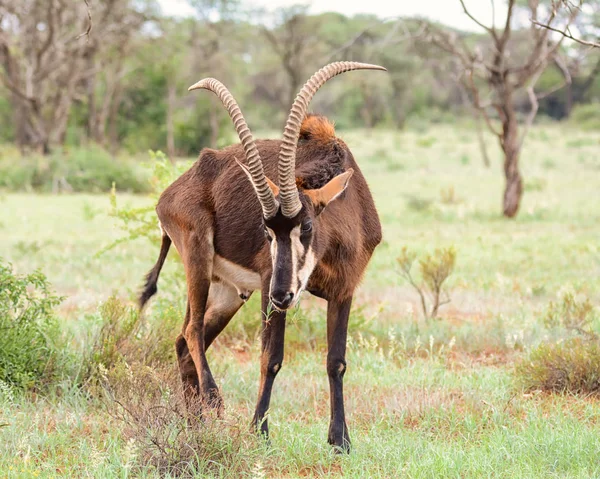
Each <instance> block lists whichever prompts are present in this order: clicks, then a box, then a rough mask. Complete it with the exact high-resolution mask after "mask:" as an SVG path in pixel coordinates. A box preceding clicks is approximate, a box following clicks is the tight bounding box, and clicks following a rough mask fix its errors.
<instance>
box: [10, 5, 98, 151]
mask: <svg viewBox="0 0 600 479" xmlns="http://www.w3.org/2000/svg"><path fill="white" fill-rule="evenodd" d="M88 25H89V17H88V9H87V7H86V5H85V3H83V2H79V3H77V4H75V5H69V6H68V7H67V5H66V4H65V3H63V2H59V1H57V0H43V1H42V0H4V1H3V2H2V3H0V66H1V68H0V82H1V83H2V84H3V85H4V87H5V88H6V89H7V90H8V91H9V92H10V95H11V103H12V106H13V110H14V112H15V115H14V118H15V120H16V121H15V123H16V125H15V128H16V136H17V141H18V143H19V144H20V145H21V146H22V147H23V146H31V147H34V148H36V149H39V150H41V151H44V152H46V153H47V152H48V151H49V149H50V146H49V145H50V142H51V141H57V140H59V139H60V138H61V137H62V136H63V135H64V134H65V131H66V125H67V120H68V115H69V111H70V108H71V104H72V102H73V99H74V96H75V91H76V86H77V84H78V83H79V82H80V81H81V80H82V78H84V76H85V74H86V66H85V62H84V61H83V59H84V57H85V55H86V53H87V51H88V43H87V37H86V36H85V35H84V36H81V32H84V31H86V29H87V27H88Z"/></svg>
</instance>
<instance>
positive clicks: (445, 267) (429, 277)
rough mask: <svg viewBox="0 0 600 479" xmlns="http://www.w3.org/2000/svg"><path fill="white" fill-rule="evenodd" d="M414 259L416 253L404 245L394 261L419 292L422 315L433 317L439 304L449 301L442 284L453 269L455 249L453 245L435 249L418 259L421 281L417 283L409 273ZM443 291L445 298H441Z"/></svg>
mask: <svg viewBox="0 0 600 479" xmlns="http://www.w3.org/2000/svg"><path fill="white" fill-rule="evenodd" d="M416 259H417V254H416V253H414V252H412V251H409V250H408V249H407V248H406V247H404V248H402V252H401V254H400V256H399V257H398V258H397V259H396V261H397V262H398V265H399V266H400V274H401V275H402V276H403V277H404V278H405V279H406V280H407V281H408V282H409V283H410V284H411V286H412V287H413V288H414V289H415V290H416V291H417V293H418V294H419V298H420V299H421V309H422V310H423V315H424V316H425V317H426V318H435V317H436V316H437V313H438V310H439V308H440V306H442V305H444V304H447V303H449V302H450V297H449V296H448V293H447V292H445V291H444V290H443V284H444V282H445V281H446V280H447V279H448V277H449V276H450V275H451V274H452V272H453V271H454V265H455V264H456V251H455V249H454V248H453V247H449V248H444V249H436V250H435V252H434V254H432V255H431V254H428V255H426V256H425V258H423V259H421V260H419V270H420V273H421V278H422V282H421V283H418V282H417V281H416V280H415V279H414V278H413V276H412V273H411V270H412V266H413V264H414V262H415V260H416ZM443 292H444V293H445V295H446V298H445V299H442V293H443ZM426 298H428V299H429V303H430V304H431V307H430V308H428V307H427V303H428V301H427V299H426Z"/></svg>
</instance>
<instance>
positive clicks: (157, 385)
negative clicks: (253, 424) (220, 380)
mask: <svg viewBox="0 0 600 479" xmlns="http://www.w3.org/2000/svg"><path fill="white" fill-rule="evenodd" d="M102 387H103V390H104V392H105V396H104V398H105V401H106V405H107V410H108V411H109V412H110V414H111V415H112V416H113V417H114V418H115V419H116V420H117V421H118V423H119V424H121V425H122V427H123V428H124V433H125V438H126V440H127V443H128V444H129V445H130V447H132V448H133V449H134V450H135V461H132V462H133V464H132V468H133V470H134V471H137V472H143V471H145V470H147V469H148V468H151V469H152V470H154V471H156V472H157V473H158V474H160V475H161V477H164V476H165V475H172V476H176V477H190V478H192V477H199V476H201V477H222V476H223V474H226V475H227V477H242V476H243V475H246V474H248V473H249V472H250V471H251V468H252V462H251V460H250V459H251V458H252V457H253V456H254V455H255V454H256V453H257V452H259V451H258V450H264V449H265V444H263V443H262V440H261V438H260V437H257V436H256V435H255V434H253V433H252V431H251V430H250V428H248V427H247V425H246V424H244V423H243V422H241V421H239V420H233V419H228V420H221V419H216V418H214V417H208V418H207V417H205V418H203V420H201V421H200V420H199V419H198V418H197V417H195V416H193V415H191V414H190V413H189V412H188V408H186V403H185V399H184V396H183V391H182V390H181V387H180V386H179V378H178V377H176V375H175V374H173V369H172V368H171V369H170V371H169V372H167V371H164V370H156V369H153V368H150V367H148V366H144V365H141V364H133V365H132V364H129V363H127V362H125V361H121V362H120V363H119V364H118V365H117V367H115V368H113V369H112V370H111V371H104V372H103V375H102ZM192 409H193V408H192Z"/></svg>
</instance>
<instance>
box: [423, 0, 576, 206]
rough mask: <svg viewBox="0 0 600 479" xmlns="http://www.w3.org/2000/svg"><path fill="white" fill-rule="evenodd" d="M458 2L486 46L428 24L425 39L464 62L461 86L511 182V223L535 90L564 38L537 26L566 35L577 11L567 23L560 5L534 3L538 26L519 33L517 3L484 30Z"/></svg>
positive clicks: (506, 202) (507, 197) (531, 11)
mask: <svg viewBox="0 0 600 479" xmlns="http://www.w3.org/2000/svg"><path fill="white" fill-rule="evenodd" d="M459 1H460V3H461V5H462V8H463V10H464V13H465V14H466V15H467V16H468V17H469V18H470V19H471V20H472V21H473V22H474V23H476V24H477V25H478V26H479V27H481V28H483V30H484V31H485V32H486V38H487V42H486V43H480V44H478V45H475V46H472V45H469V44H467V42H466V41H465V40H464V39H463V38H462V37H461V36H460V35H459V34H457V33H456V32H453V31H448V30H445V29H442V28H439V27H437V26H435V25H433V24H430V23H429V24H425V26H426V33H425V38H426V39H427V40H428V41H429V42H431V43H433V44H434V45H436V46H437V47H439V48H441V49H443V50H444V51H446V52H447V53H449V54H451V55H452V56H453V57H455V58H456V59H457V60H458V61H459V63H460V64H461V66H462V68H463V70H464V73H463V75H462V76H461V81H462V82H463V85H464V86H465V87H466V88H467V90H468V91H469V94H470V99H471V101H472V103H473V106H474V107H475V109H476V110H477V111H478V112H479V114H480V115H481V116H482V118H483V119H484V120H485V124H486V125H487V127H488V128H489V130H490V131H491V132H492V133H494V135H496V137H497V138H498V141H499V144H500V148H501V149H502V152H503V154H504V176H505V179H506V185H505V189H504V198H503V213H504V215H505V216H507V217H509V218H512V217H514V216H515V215H516V214H517V212H518V210H519V205H520V202H521V197H522V195H523V179H522V176H521V172H520V169H519V157H520V154H521V149H522V146H523V141H524V140H525V137H526V135H527V132H528V130H529V127H530V126H531V124H532V122H533V120H534V119H535V116H536V114H537V110H538V98H539V94H538V93H536V91H535V85H536V82H537V80H538V78H539V77H540V75H541V74H542V72H543V71H544V69H545V68H546V67H547V66H548V64H549V63H551V62H553V61H554V60H555V58H557V56H558V54H559V47H560V44H561V41H562V39H563V38H564V37H561V38H560V39H558V40H557V41H553V40H552V38H551V37H550V35H549V33H550V31H551V30H549V29H548V28H544V27H540V26H538V25H537V24H536V23H535V21H537V20H538V19H542V17H543V19H542V21H543V23H544V24H545V25H548V26H556V25H558V24H560V23H561V22H562V23H563V24H564V25H565V26H564V27H563V29H564V28H566V27H568V25H570V24H571V23H572V22H573V20H574V19H575V17H576V16H577V14H578V10H577V9H574V10H572V11H570V12H569V13H568V15H566V17H565V16H562V15H560V14H559V13H561V10H560V8H559V7H560V1H559V0H552V1H551V2H550V3H549V4H548V3H546V4H543V3H541V2H540V1H539V0H529V1H528V5H527V7H526V8H527V10H528V15H529V17H530V18H531V19H532V20H533V21H534V22H532V23H531V26H530V28H528V29H522V30H514V29H513V26H514V25H513V24H514V23H515V17H516V11H517V10H518V9H519V8H521V7H519V6H518V5H517V2H516V0H508V5H507V11H506V16H505V18H504V19H503V22H502V24H503V26H502V27H501V28H497V27H496V24H495V21H494V20H495V19H494V20H493V21H492V25H491V26H490V25H485V24H484V23H482V22H481V21H479V20H478V19H477V18H475V17H474V16H473V15H472V14H471V13H470V12H469V10H468V9H467V7H466V5H465V2H464V0H459ZM492 4H493V2H492ZM567 81H568V78H567ZM561 86H562V85H561ZM523 92H526V93H527V96H528V98H529V102H530V111H529V114H528V115H527V118H526V120H525V122H524V124H521V123H520V121H519V117H518V115H517V110H516V104H515V97H516V96H517V95H518V94H520V93H523ZM492 112H495V113H496V115H497V116H498V118H499V120H500V125H498V124H497V122H496V121H495V120H494V118H493V117H492Z"/></svg>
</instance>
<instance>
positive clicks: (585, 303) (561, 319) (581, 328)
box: [544, 293, 600, 340]
mask: <svg viewBox="0 0 600 479" xmlns="http://www.w3.org/2000/svg"><path fill="white" fill-rule="evenodd" d="M595 313H596V310H595V308H594V306H593V305H592V303H591V302H590V300H589V299H588V298H585V299H582V300H578V299H577V298H576V297H575V296H574V295H573V294H572V293H565V294H564V295H563V297H562V301H560V302H559V303H554V302H551V303H550V305H549V306H548V310H547V311H546V315H545V316H544V323H545V324H546V326H548V327H549V328H563V329H566V330H567V331H573V332H575V333H577V334H580V335H582V336H584V337H586V338H588V339H595V340H599V339H600V335H599V334H598V333H597V332H596V331H595V330H594V323H595V319H596V314H595Z"/></svg>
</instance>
